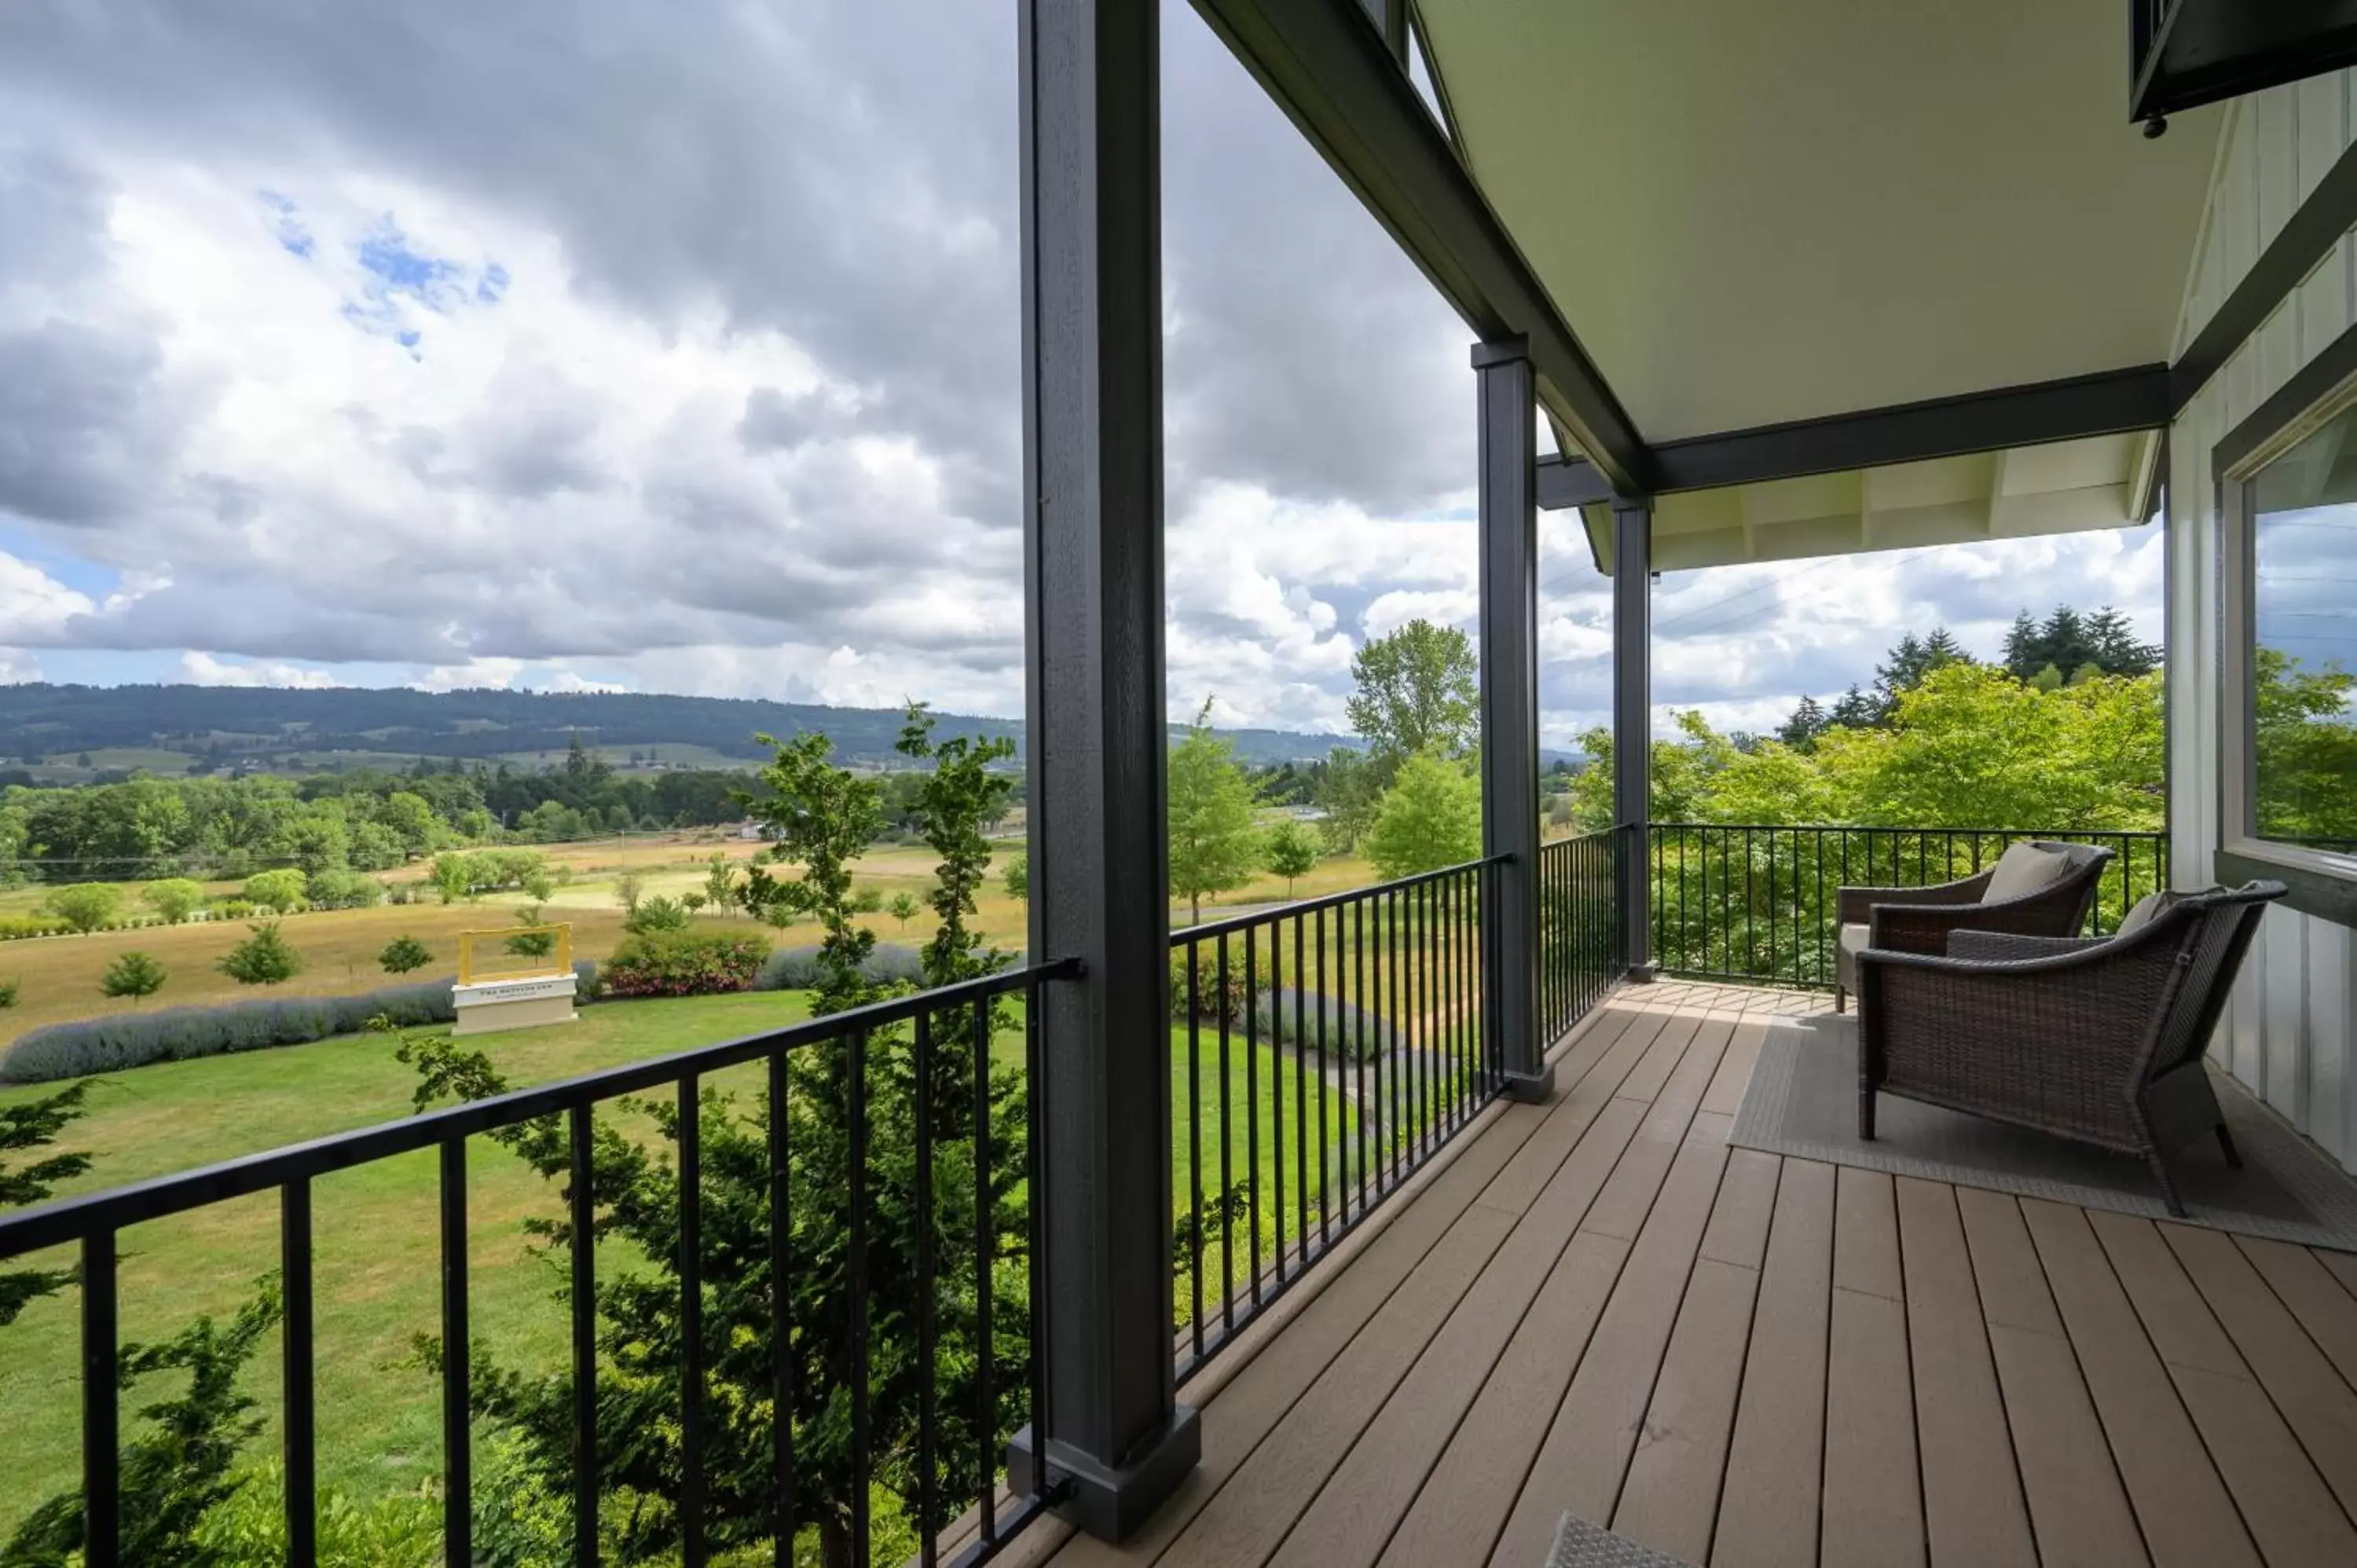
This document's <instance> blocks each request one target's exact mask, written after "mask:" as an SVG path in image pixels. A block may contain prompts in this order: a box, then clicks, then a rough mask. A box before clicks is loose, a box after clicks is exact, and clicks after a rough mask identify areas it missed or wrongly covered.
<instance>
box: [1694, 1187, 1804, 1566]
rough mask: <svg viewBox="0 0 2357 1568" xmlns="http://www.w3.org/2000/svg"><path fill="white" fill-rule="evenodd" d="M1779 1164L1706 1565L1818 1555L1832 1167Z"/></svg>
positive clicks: (1787, 1562) (1778, 1562)
mask: <svg viewBox="0 0 2357 1568" xmlns="http://www.w3.org/2000/svg"><path fill="white" fill-rule="evenodd" d="M1779 1166H1780V1169H1779V1170H1778V1173H1777V1183H1776V1208H1775V1214H1774V1217H1773V1219H1771V1220H1770V1224H1769V1229H1768V1251H1767V1257H1766V1262H1765V1263H1764V1265H1763V1266H1762V1268H1761V1270H1760V1292H1759V1296H1758V1305H1757V1307H1756V1309H1755V1310H1754V1313H1753V1316H1752V1320H1751V1341H1750V1345H1749V1349H1748V1351H1747V1353H1746V1355H1745V1358H1744V1366H1743V1393H1742V1399H1741V1402H1739V1403H1738V1406H1737V1411H1736V1418H1735V1435H1734V1439H1733V1442H1732V1444H1730V1446H1729V1448H1728V1452H1727V1475H1726V1478H1725V1482H1724V1485H1723V1487H1722V1489H1721V1493H1720V1497H1719V1505H1718V1523H1717V1535H1716V1538H1715V1539H1714V1540H1713V1541H1712V1544H1711V1553H1710V1563H1711V1568H1811V1565H1812V1564H1813V1563H1815V1562H1816V1560H1817V1488H1818V1485H1819V1482H1820V1481H1821V1479H1822V1478H1823V1476H1824V1420H1825V1332H1826V1318H1827V1316H1828V1313H1829V1311H1830V1308H1831V1306H1832V1286H1833V1268H1834V1167H1833V1166H1831V1165H1818V1164H1815V1163H1813V1162H1812V1161H1808V1160H1782V1161H1780V1162H1779Z"/></svg>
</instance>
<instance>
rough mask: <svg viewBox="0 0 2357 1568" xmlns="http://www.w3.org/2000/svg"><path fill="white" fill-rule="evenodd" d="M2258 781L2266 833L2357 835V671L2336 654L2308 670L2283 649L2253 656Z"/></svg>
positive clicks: (2339, 838)
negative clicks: (2354, 709)
mask: <svg viewBox="0 0 2357 1568" xmlns="http://www.w3.org/2000/svg"><path fill="white" fill-rule="evenodd" d="M2252 673H2253V676H2254V682H2253V684H2254V686H2255V689H2256V693H2257V698H2258V701H2257V703H2256V704H2255V714H2256V733H2255V751H2256V754H2257V755H2256V757H2255V770H2254V772H2255V780H2256V784H2257V789H2256V790H2255V800H2254V801H2253V806H2254V808H2255V819H2256V822H2257V826H2258V830H2259V832H2260V834H2261V835H2262V836H2263V837H2266V838H2272V839H2282V840H2287V841H2289V842H2292V843H2299V842H2302V841H2311V842H2313V841H2323V842H2325V843H2331V844H2340V843H2348V842H2350V841H2352V840H2357V722H2352V713H2351V704H2352V699H2357V675H2352V674H2350V673H2348V672H2347V671H2344V670H2343V669H2342V668H2341V665H2340V664H2339V663H2338V662H2337V661H2335V662H2330V663H2328V664H2326V665H2325V667H2324V668H2323V669H2321V670H2309V669H2308V668H2306V667H2305V666H2304V665H2303V664H2302V663H2301V661H2300V660H2298V659H2295V658H2293V657H2292V656H2290V655H2289V654H2287V653H2285V652H2284V651H2283V650H2280V649H2275V648H2261V649H2260V650H2258V655H2257V658H2256V660H2255V662H2254V667H2253V671H2252Z"/></svg>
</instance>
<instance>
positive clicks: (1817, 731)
mask: <svg viewBox="0 0 2357 1568" xmlns="http://www.w3.org/2000/svg"><path fill="white" fill-rule="evenodd" d="M1832 724H1833V719H1832V717H1831V716H1830V715H1829V714H1826V712H1825V710H1824V706H1823V705H1822V704H1820V703H1818V701H1817V700H1816V699H1815V698H1814V697H1810V696H1803V698H1802V699H1801V704H1800V706H1798V707H1796V708H1794V709H1793V710H1792V717H1791V718H1789V719H1786V720H1785V721H1784V722H1783V724H1782V725H1781V726H1779V727H1778V729H1777V731H1776V738H1777V739H1778V740H1781V741H1782V742H1783V743H1784V744H1785V745H1786V746H1791V747H1792V748H1793V749H1794V750H1796V751H1806V750H1808V749H1809V747H1811V746H1814V745H1815V744H1816V743H1817V736H1821V735H1823V734H1824V732H1825V731H1826V730H1827V729H1828V728H1829V727H1831V725H1832Z"/></svg>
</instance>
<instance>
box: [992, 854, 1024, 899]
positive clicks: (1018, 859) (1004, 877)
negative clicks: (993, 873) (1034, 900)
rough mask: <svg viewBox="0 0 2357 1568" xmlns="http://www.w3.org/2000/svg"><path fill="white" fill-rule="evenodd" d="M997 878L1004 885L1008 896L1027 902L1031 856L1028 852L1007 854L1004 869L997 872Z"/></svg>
mask: <svg viewBox="0 0 2357 1568" xmlns="http://www.w3.org/2000/svg"><path fill="white" fill-rule="evenodd" d="M999 880H1000V881H1001V882H1003V883H1005V884H1006V896H1007V897H1009V898H1017V899H1022V900H1024V901H1025V902H1028V901H1029V899H1030V897H1031V857H1030V856H1029V855H1028V854H1010V855H1008V856H1007V857H1006V870H1005V871H1003V872H1001V873H1000V874H999Z"/></svg>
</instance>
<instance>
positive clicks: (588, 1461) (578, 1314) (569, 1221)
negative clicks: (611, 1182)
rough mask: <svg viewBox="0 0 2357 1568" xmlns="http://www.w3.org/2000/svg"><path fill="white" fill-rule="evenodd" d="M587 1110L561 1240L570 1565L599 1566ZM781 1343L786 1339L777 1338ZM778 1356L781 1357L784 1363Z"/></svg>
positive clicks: (580, 1117) (570, 1147) (570, 1122)
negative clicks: (568, 1361) (568, 1335)
mask: <svg viewBox="0 0 2357 1568" xmlns="http://www.w3.org/2000/svg"><path fill="white" fill-rule="evenodd" d="M590 1113H591V1111H590V1107H589V1106H588V1105H587V1103H583V1104H578V1105H576V1106H575V1107H574V1108H573V1110H572V1113H571V1114H570V1116H569V1117H568V1118H567V1127H566V1134H565V1141H566V1144H567V1147H566V1155H567V1165H568V1167H569V1168H568V1170H567V1172H566V1181H567V1187H566V1190H565V1229H566V1230H567V1231H568V1234H567V1236H566V1238H565V1242H566V1246H567V1249H568V1251H569V1253H570V1259H569V1261H570V1262H571V1263H572V1267H573V1277H572V1292H571V1294H572V1299H571V1301H570V1303H569V1304H568V1305H569V1306H570V1309H571V1316H572V1339H573V1561H574V1563H576V1565H577V1568H597V1202H596V1200H597V1194H596V1190H595V1179H596V1178H595V1170H596V1166H595V1162H594V1159H593V1153H594V1146H593V1144H592V1141H591V1138H590V1131H591V1129H590ZM779 1343H780V1345H782V1344H784V1343H785V1341H784V1340H782V1339H780V1341H779ZM780 1359H781V1360H782V1359H784V1358H783V1356H782V1355H780Z"/></svg>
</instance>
